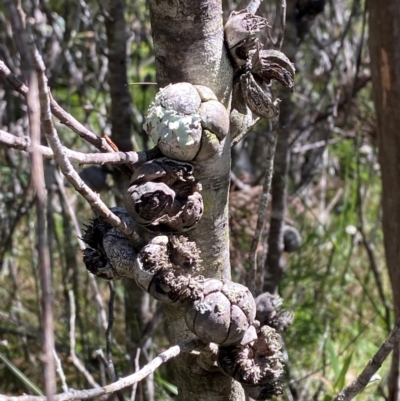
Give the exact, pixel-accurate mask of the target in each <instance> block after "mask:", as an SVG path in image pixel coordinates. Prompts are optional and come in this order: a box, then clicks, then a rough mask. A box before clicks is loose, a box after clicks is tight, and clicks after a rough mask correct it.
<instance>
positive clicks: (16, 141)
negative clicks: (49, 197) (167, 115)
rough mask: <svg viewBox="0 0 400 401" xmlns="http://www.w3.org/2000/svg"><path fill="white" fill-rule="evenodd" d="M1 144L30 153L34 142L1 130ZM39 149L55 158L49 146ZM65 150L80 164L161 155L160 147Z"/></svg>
mask: <svg viewBox="0 0 400 401" xmlns="http://www.w3.org/2000/svg"><path fill="white" fill-rule="evenodd" d="M0 144H3V145H6V146H8V147H10V148H14V149H19V150H24V151H27V152H29V153H31V152H32V143H31V140H30V138H29V137H18V136H15V135H12V134H10V133H8V132H6V131H2V130H0ZM38 150H39V152H40V153H41V154H42V156H43V157H45V158H46V159H54V153H53V151H52V150H51V148H49V147H48V146H39V147H38ZM63 151H64V154H65V155H66V156H67V157H68V159H69V160H70V161H71V162H75V163H79V164H101V165H102V164H117V165H118V164H126V163H132V164H135V163H144V162H146V161H149V160H153V159H156V158H157V157H160V156H161V152H160V151H159V149H158V148H153V149H150V150H144V151H140V152H113V153H82V152H76V151H74V150H71V149H68V148H66V147H63Z"/></svg>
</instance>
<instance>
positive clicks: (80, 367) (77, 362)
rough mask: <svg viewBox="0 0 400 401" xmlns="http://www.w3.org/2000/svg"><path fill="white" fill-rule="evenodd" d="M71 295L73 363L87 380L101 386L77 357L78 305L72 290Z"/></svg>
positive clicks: (70, 339) (70, 329)
mask: <svg viewBox="0 0 400 401" xmlns="http://www.w3.org/2000/svg"><path fill="white" fill-rule="evenodd" d="M68 297H69V305H70V309H71V315H70V318H69V344H70V346H69V350H70V355H71V359H72V363H73V364H74V366H75V367H76V368H77V369H78V370H79V371H80V372H81V373H82V374H83V376H85V378H86V380H87V381H88V382H89V383H90V384H91V385H92V386H93V387H95V388H99V387H100V386H99V385H98V384H97V382H96V380H94V378H93V376H92V375H91V374H90V372H89V371H88V370H87V369H86V368H85V365H84V364H83V363H82V362H81V360H80V359H79V358H78V357H77V355H76V352H75V317H76V305H75V296H74V292H73V291H72V290H69V291H68Z"/></svg>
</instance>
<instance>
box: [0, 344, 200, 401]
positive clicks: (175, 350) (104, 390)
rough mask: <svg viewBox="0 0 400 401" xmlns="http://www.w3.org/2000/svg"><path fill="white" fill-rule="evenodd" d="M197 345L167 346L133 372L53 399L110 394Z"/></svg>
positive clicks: (26, 399)
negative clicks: (103, 383)
mask: <svg viewBox="0 0 400 401" xmlns="http://www.w3.org/2000/svg"><path fill="white" fill-rule="evenodd" d="M198 345H199V342H198V341H197V340H193V341H189V342H187V343H183V344H178V345H174V346H172V347H170V348H168V349H167V350H166V351H164V352H161V353H160V354H159V355H158V356H157V357H155V358H154V359H153V360H152V361H151V362H150V363H148V364H147V365H146V366H144V367H143V368H142V369H140V370H139V371H138V372H136V373H133V374H131V375H129V376H126V377H123V378H121V379H119V380H117V381H116V382H114V383H112V384H109V385H107V386H104V387H97V388H92V389H87V390H70V391H68V392H66V393H61V394H57V395H55V396H54V401H68V400H73V399H81V400H87V399H88V398H94V397H99V396H101V395H103V394H111V393H114V392H116V391H118V390H122V389H124V388H126V387H129V386H131V385H132V384H134V383H137V382H139V381H141V380H143V379H144V378H146V377H147V376H148V375H150V374H151V373H153V372H155V370H156V369H157V368H158V367H159V366H161V365H162V364H163V363H165V362H167V361H169V360H170V359H172V358H175V357H176V356H178V355H179V354H181V353H182V352H190V351H192V350H194V349H195V348H196V347H197V346H198ZM0 401H47V400H46V397H44V396H33V395H22V396H19V397H9V396H5V395H0Z"/></svg>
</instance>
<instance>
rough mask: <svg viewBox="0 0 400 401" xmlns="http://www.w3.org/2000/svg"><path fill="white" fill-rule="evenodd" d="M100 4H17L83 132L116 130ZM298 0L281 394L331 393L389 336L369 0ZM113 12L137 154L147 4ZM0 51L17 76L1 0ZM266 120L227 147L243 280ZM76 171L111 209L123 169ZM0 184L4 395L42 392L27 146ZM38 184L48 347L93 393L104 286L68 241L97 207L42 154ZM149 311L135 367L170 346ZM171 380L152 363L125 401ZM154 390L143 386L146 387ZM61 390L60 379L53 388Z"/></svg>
mask: <svg viewBox="0 0 400 401" xmlns="http://www.w3.org/2000/svg"><path fill="white" fill-rule="evenodd" d="M102 3H103V2H97V1H94V0H93V1H92V0H87V1H85V0H75V1H72V0H66V1H63V2H57V1H53V0H26V1H23V7H24V10H25V12H26V14H27V18H30V19H31V20H32V21H33V26H34V28H35V32H34V33H35V36H36V38H37V43H38V46H39V48H40V51H41V52H42V54H43V57H44V61H45V64H46V66H47V73H48V78H49V85H50V87H51V90H52V94H53V96H54V98H55V99H56V100H57V101H58V102H59V104H60V105H61V106H62V107H63V108H64V109H65V110H67V111H68V112H69V113H71V114H72V115H73V116H74V117H75V118H76V119H77V120H79V121H80V122H81V123H83V124H84V125H85V126H87V127H88V128H89V129H90V130H92V131H93V132H96V133H97V134H98V135H103V134H107V135H112V129H111V120H110V108H111V103H110V102H111V98H110V96H109V92H110V86H109V83H108V81H107V78H108V69H109V59H108V57H107V53H108V51H109V49H108V38H107V33H106V29H105V19H106V18H107V12H108V11H107V9H106V8H105V7H106V6H105V5H104V4H102ZM223 3H224V4H223V6H224V11H225V18H227V16H228V15H229V13H230V12H231V11H232V10H234V9H239V10H240V9H242V8H244V6H245V5H246V4H245V3H242V2H239V4H238V3H236V2H234V1H233V0H226V1H224V2H223ZM294 3H296V16H295V19H294V20H293V21H288V24H289V25H290V24H292V26H291V27H290V26H288V29H289V30H290V29H292V31H293V30H294V31H295V33H296V42H295V43H294V44H293V43H292V46H294V47H295V59H294V60H292V61H294V62H295V65H296V69H297V75H296V90H295V92H294V93H293V94H292V95H291V97H290V99H289V96H287V95H285V94H282V97H283V99H284V101H287V102H290V103H288V104H289V105H290V110H289V113H286V114H287V116H286V117H287V124H288V127H289V132H288V133H287V135H288V140H287V142H288V146H287V148H286V151H287V155H288V157H289V160H290V163H289V168H288V171H287V174H286V175H285V176H284V177H283V178H284V185H285V188H286V190H287V197H286V198H285V202H286V205H285V210H286V213H285V218H284V220H285V224H290V225H292V226H294V227H296V228H297V230H298V231H299V232H300V233H301V236H302V246H301V248H300V249H299V250H297V251H296V252H293V253H290V254H289V253H286V252H284V253H283V254H282V255H281V258H280V263H281V267H282V268H283V270H284V272H285V273H284V275H283V278H282V280H281V281H280V283H279V291H280V294H281V296H282V297H283V298H284V302H285V307H286V308H287V309H291V310H294V312H295V319H294V322H293V325H292V326H291V327H290V329H289V330H288V331H287V332H286V333H285V334H284V341H285V353H286V354H285V355H286V356H285V357H286V358H287V363H288V378H287V383H288V386H287V390H286V392H285V394H284V396H282V397H281V398H282V400H288V401H291V400H293V401H309V400H318V401H328V400H331V399H332V398H333V396H335V395H336V394H337V393H338V391H340V390H341V389H342V388H343V387H344V385H345V384H346V383H349V382H350V381H352V380H353V379H354V378H355V376H356V375H357V374H358V373H359V372H360V371H361V369H362V368H363V367H364V366H365V365H366V363H367V362H368V360H369V359H370V358H371V357H372V355H373V354H374V353H375V352H376V350H377V347H379V346H380V344H381V342H382V341H383V339H384V338H385V337H386V335H387V333H388V331H389V330H390V327H391V324H392V323H393V317H392V306H391V293H390V286H389V283H388V277H387V272H386V269H385V263H384V254H383V244H382V231H381V209H380V197H381V183H380V169H379V165H378V163H377V152H376V143H375V138H376V122H375V114H374V106H373V102H372V98H371V74H370V70H369V55H368V48H367V40H368V26H367V24H366V8H365V3H364V1H361V0H353V1H347V0H337V1H334V0H330V1H326V2H325V1H301V0H298V1H297V2H296V1H295V2H294ZM317 3H319V8H318V7H316V6H318V4H317ZM313 7H314V8H313ZM279 13H280V2H279V1H271V0H270V1H267V2H265V3H264V4H262V6H261V8H260V11H259V14H260V15H263V16H266V17H267V19H268V21H269V22H270V25H271V28H270V35H271V37H275V36H276V31H277V27H278V25H279V19H280V16H279ZM124 14H125V20H126V31H127V63H128V64H127V67H128V70H127V74H128V76H127V79H128V82H129V83H130V84H129V86H128V88H129V93H130V96H131V99H132V104H131V121H132V133H131V137H130V139H131V141H132V145H133V149H134V150H139V149H143V148H149V147H151V146H153V145H152V144H151V143H149V140H148V139H147V136H146V135H145V133H144V131H143V129H142V119H143V115H144V113H145V111H146V109H147V107H148V105H149V103H150V101H151V99H152V98H153V96H154V94H155V92H156V86H155V85H151V84H144V85H138V84H136V83H138V82H152V83H155V82H156V81H155V80H156V78H155V70H154V56H153V49H152V39H151V31H150V24H149V16H148V10H147V7H146V2H145V1H142V0H137V1H128V2H126V7H125V13H124ZM265 42H266V43H267V45H266V47H269V45H268V43H269V44H271V43H272V42H271V40H270V39H266V40H265ZM271 47H272V44H271ZM0 59H1V60H3V61H4V62H5V63H6V65H7V66H8V67H9V68H10V69H11V70H12V71H13V73H14V74H16V75H19V76H20V75H21V65H20V59H19V56H18V54H17V50H16V46H15V43H14V42H13V38H12V34H11V28H10V24H9V21H8V18H7V13H6V10H5V9H4V8H3V6H0ZM279 95H280V93H279ZM27 124H28V122H27V116H26V106H25V102H24V99H23V98H22V97H21V96H19V95H18V94H17V93H16V92H15V91H14V90H13V89H12V88H11V87H9V86H8V85H7V84H6V82H5V81H4V82H1V83H0V129H4V130H5V131H8V132H11V133H13V134H14V135H18V136H24V135H26V134H27ZM57 129H58V132H59V135H60V136H61V138H62V140H63V143H64V145H65V146H67V147H68V148H72V149H74V150H79V151H82V152H86V151H93V149H92V148H91V147H90V146H89V145H88V144H87V143H85V142H84V141H82V140H81V139H80V138H79V137H78V136H77V135H76V134H74V133H72V132H71V131H70V130H69V129H68V128H66V127H65V126H63V125H62V124H60V123H59V122H57ZM272 129H277V124H275V123H271V122H267V121H263V122H262V123H260V124H258V125H257V126H256V127H255V128H254V129H253V131H252V132H251V133H250V134H249V135H247V137H246V138H245V139H244V140H243V141H242V142H241V143H240V144H238V145H237V146H236V147H235V148H234V149H233V165H232V170H233V172H234V174H235V175H234V176H232V178H233V182H232V193H231V198H232V202H231V204H230V214H231V229H232V252H231V259H232V268H233V275H234V277H236V278H237V279H238V280H242V278H243V276H244V274H245V270H246V267H247V266H246V259H247V252H248V251H249V249H250V241H251V236H252V233H253V230H254V226H255V219H256V216H257V213H258V204H257V200H258V199H259V195H260V187H259V185H260V179H261V177H262V173H263V170H264V168H265V153H266V146H267V143H268V141H267V138H268V135H269V134H270V132H271V130H272ZM277 156H279V155H277ZM277 162H278V163H279V162H280V160H279V159H278V160H277ZM76 167H77V169H78V170H79V171H80V172H81V173H82V177H83V178H84V179H85V180H86V181H87V182H88V183H89V184H90V185H92V187H93V188H94V189H95V190H96V191H98V192H100V193H101V196H102V198H103V199H104V200H105V201H106V203H107V204H108V205H109V206H115V205H118V204H119V203H120V202H121V188H120V186H119V185H116V182H117V180H118V178H117V175H118V172H116V171H115V170H113V169H112V168H110V167H107V166H104V167H103V168H100V167H95V168H93V167H92V168H90V169H89V168H82V167H80V166H76ZM0 182H1V191H0V393H2V394H20V393H22V392H25V393H31V394H37V393H38V392H40V391H41V390H42V389H43V377H42V369H41V355H40V349H41V348H40V341H41V338H40V336H41V334H40V325H41V319H40V315H41V308H40V301H39V291H40V290H39V286H38V271H37V263H36V259H35V258H36V256H35V255H36V254H35V246H36V234H35V211H34V208H33V198H34V194H33V191H32V186H31V182H30V166H29V159H28V156H27V154H25V153H24V152H21V151H17V150H13V149H8V148H6V147H5V146H2V145H0ZM46 185H47V190H48V208H47V213H48V216H47V217H48V222H49V225H48V234H49V235H48V237H49V245H50V249H51V258H52V260H51V263H52V267H53V280H54V289H55V314H56V333H55V334H56V352H57V357H58V359H59V361H60V364H61V365H62V369H63V372H64V374H65V381H66V383H67V384H68V386H69V387H71V388H81V389H83V388H88V387H90V386H92V382H91V380H93V381H95V382H97V383H98V384H105V383H106V382H107V380H108V378H107V375H106V369H105V367H104V364H103V363H102V362H101V359H100V358H99V357H98V356H97V355H96V351H98V350H99V349H102V350H103V352H105V347H106V337H105V331H106V327H107V324H108V316H109V309H108V300H109V298H110V291H109V290H110V289H109V286H108V284H107V283H106V282H104V281H101V280H97V279H95V278H93V277H92V276H91V275H90V274H89V273H88V272H87V271H86V270H85V267H84V265H83V262H82V255H81V251H80V248H79V240H78V238H79V236H80V235H81V233H80V230H82V227H83V224H84V223H85V222H86V223H87V222H88V219H89V218H91V217H92V216H93V212H92V211H91V209H90V207H89V206H88V205H87V204H86V203H85V202H84V201H83V200H82V199H81V198H80V197H79V196H78V195H77V194H76V193H75V192H74V191H73V190H72V189H71V188H70V187H69V186H68V184H66V182H65V180H64V179H63V177H62V176H61V174H60V172H59V171H58V169H57V168H56V167H55V166H54V164H53V163H52V162H50V161H46ZM239 200H242V201H239ZM272 209H273V210H274V204H273V203H272ZM272 214H273V213H272ZM114 287H115V301H114V304H113V309H114V316H115V322H114V327H113V332H112V333H113V362H114V365H115V369H116V372H117V374H118V375H120V376H122V375H126V374H127V373H129V372H130V371H132V370H134V369H135V360H132V353H131V352H128V351H127V349H129V347H130V346H132V344H130V343H131V342H132V339H131V338H130V335H129V331H128V330H127V323H126V322H127V320H126V315H127V313H126V310H127V308H128V307H129V305H128V303H127V300H126V296H125V295H124V283H122V282H115V283H114ZM145 313H146V314H147V315H148V316H149V317H150V318H151V319H153V320H151V319H148V320H147V324H146V327H145V329H143V333H142V336H141V337H140V341H137V340H135V341H136V342H135V344H134V346H135V347H136V348H135V349H139V350H140V353H141V358H142V359H141V360H142V361H146V360H149V359H151V357H152V355H154V354H155V353H157V352H159V351H160V350H162V349H164V348H165V347H167V346H168V342H167V339H166V337H165V333H164V330H163V323H162V322H163V320H162V319H163V318H162V313H161V312H160V310H159V309H158V307H157V305H156V303H155V302H152V301H147V303H146V311H145ZM133 319H135V318H133ZM138 320H139V318H138ZM151 321H153V324H152V323H151ZM149 322H150V323H149ZM137 324H138V325H140V322H138V323H137ZM150 337H151V338H152V341H151V340H150ZM73 339H75V341H76V342H75V344H74V341H73ZM71 345H72V347H71ZM71 348H72V349H71ZM78 360H79V361H81V364H79V363H78ZM138 360H139V358H137V361H138ZM137 361H136V362H137ZM83 366H84V368H83ZM387 371H388V362H386V364H385V365H384V366H383V367H382V369H381V370H380V372H379V375H380V377H376V381H374V382H373V383H371V384H370V385H369V386H368V388H367V390H366V391H365V392H364V393H363V394H362V395H359V396H358V397H357V398H356V399H357V400H358V401H364V400H365V401H367V400H379V399H385V391H386V390H385V378H386V374H387ZM172 383H173V380H172V378H171V376H170V373H169V369H168V367H166V368H163V369H161V370H159V371H158V372H157V373H156V374H155V375H154V378H151V379H150V381H149V382H148V383H147V387H146V389H142V390H140V389H139V390H137V393H136V399H137V400H146V401H147V400H148V401H151V400H170V399H174V395H175V394H176V388H175V387H174V385H173V384H172ZM151 386H153V390H149V387H151ZM62 389H63V388H62V380H61V379H59V383H58V390H59V391H61V390H62ZM124 397H126V398H129V397H131V393H130V392H129V391H127V392H125V393H124Z"/></svg>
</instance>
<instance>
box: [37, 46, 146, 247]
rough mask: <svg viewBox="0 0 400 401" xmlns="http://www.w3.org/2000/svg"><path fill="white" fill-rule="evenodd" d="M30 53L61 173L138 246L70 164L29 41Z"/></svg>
mask: <svg viewBox="0 0 400 401" xmlns="http://www.w3.org/2000/svg"><path fill="white" fill-rule="evenodd" d="M31 46H32V49H33V50H32V53H33V56H34V63H35V68H36V72H37V74H38V81H39V93H40V106H41V113H42V118H41V120H42V128H43V131H44V134H45V137H46V139H47V142H48V144H49V146H50V148H51V149H52V150H53V153H54V159H55V161H56V162H57V164H58V165H59V167H60V169H61V171H62V173H63V174H64V175H65V177H66V178H67V179H68V181H69V182H70V184H71V185H72V186H73V187H74V188H75V189H76V191H77V192H79V193H80V194H81V195H82V196H83V197H84V198H85V199H86V201H87V202H88V203H89V204H90V206H92V208H93V209H94V210H95V211H96V212H97V213H98V214H99V215H100V216H101V217H103V219H104V220H105V221H107V223H109V224H111V225H112V226H113V227H115V228H117V229H118V230H119V231H121V232H122V233H123V234H124V235H125V236H126V237H127V238H129V239H130V240H131V241H132V242H133V243H134V244H137V245H138V246H140V245H141V244H142V240H141V239H140V238H139V236H138V235H137V234H136V233H135V231H134V230H133V229H132V228H130V227H129V226H128V225H127V224H126V223H124V222H123V221H121V219H120V218H119V217H118V216H116V215H115V214H114V213H112V212H111V211H110V209H109V208H108V207H107V206H106V204H105V203H104V202H103V201H102V200H101V199H100V197H99V195H98V194H96V193H95V192H93V191H92V190H91V189H90V188H89V187H88V186H87V185H86V184H85V183H84V182H83V180H82V179H81V177H80V176H79V174H78V173H77V171H76V170H75V169H74V167H73V166H72V164H71V162H70V161H69V160H68V158H67V157H66V155H65V153H64V148H63V146H62V143H61V141H60V138H59V137H58V134H57V131H56V129H55V127H54V124H53V121H52V117H51V111H50V96H49V89H48V86H47V78H46V76H45V66H44V63H43V60H42V57H41V56H40V54H39V52H38V50H37V49H36V47H35V46H34V44H33V43H31Z"/></svg>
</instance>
